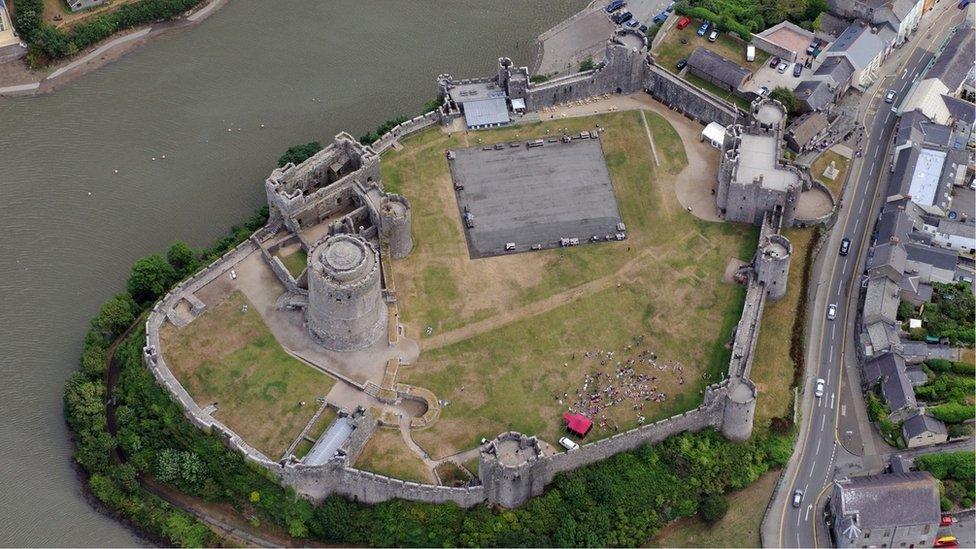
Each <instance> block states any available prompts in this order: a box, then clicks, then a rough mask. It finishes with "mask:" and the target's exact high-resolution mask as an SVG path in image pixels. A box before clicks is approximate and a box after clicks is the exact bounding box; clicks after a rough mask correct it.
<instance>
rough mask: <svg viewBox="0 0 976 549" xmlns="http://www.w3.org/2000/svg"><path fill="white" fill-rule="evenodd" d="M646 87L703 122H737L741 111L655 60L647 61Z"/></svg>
mask: <svg viewBox="0 0 976 549" xmlns="http://www.w3.org/2000/svg"><path fill="white" fill-rule="evenodd" d="M644 89H645V90H646V91H647V93H649V94H651V96H653V97H654V99H657V100H658V101H660V102H661V103H664V104H665V105H667V106H668V107H669V108H671V109H674V110H676V111H678V112H680V113H682V114H684V115H685V116H687V117H688V118H691V119H693V120H697V121H698V122H700V123H701V124H702V125H708V123H710V122H718V123H719V124H722V125H723V126H728V125H730V124H733V123H735V121H736V118H737V113H738V112H739V111H738V109H737V108H736V107H735V106H734V105H732V104H731V103H728V102H726V101H723V100H721V99H718V98H717V97H714V96H712V95H710V94H708V93H706V92H703V91H701V90H699V89H698V88H696V87H694V86H692V85H691V84H689V83H687V82H685V81H684V80H682V79H680V78H678V77H677V76H675V75H673V74H671V73H669V72H668V71H666V70H664V69H662V68H661V67H658V66H657V65H655V64H654V63H653V62H651V63H647V64H645V71H644Z"/></svg>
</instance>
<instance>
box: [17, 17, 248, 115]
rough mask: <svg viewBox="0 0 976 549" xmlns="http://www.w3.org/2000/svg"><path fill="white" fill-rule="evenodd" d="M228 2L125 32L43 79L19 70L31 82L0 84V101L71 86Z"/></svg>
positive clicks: (45, 75)
mask: <svg viewBox="0 0 976 549" xmlns="http://www.w3.org/2000/svg"><path fill="white" fill-rule="evenodd" d="M229 1H230V0H210V2H208V3H206V4H205V5H203V6H202V7H197V8H195V9H193V10H191V11H189V12H186V13H184V14H182V15H180V16H179V17H177V18H174V19H170V20H168V21H163V22H160V23H154V24H152V25H148V26H142V27H134V28H132V29H127V30H126V31H123V32H122V33H120V34H118V35H115V36H113V37H112V38H110V39H109V40H107V41H105V42H102V43H99V44H96V45H94V46H92V47H91V48H89V49H88V50H86V51H85V52H83V53H80V54H78V55H75V56H74V57H72V58H70V59H66V60H65V61H64V62H63V63H61V64H59V65H56V66H54V67H51V68H52V69H53V70H51V71H50V72H46V74H44V75H43V76H42V75H41V74H40V73H37V72H32V71H29V70H27V69H26V68H23V67H22V66H21V67H20V69H21V70H20V71H18V72H22V73H26V74H29V75H30V76H31V78H30V79H28V80H21V81H19V82H2V83H0V84H2V85H0V97H2V98H6V97H31V96H37V95H43V94H47V93H52V92H54V91H57V90H60V89H62V88H64V87H66V86H68V85H70V84H72V83H74V82H75V81H76V80H78V79H79V78H81V77H83V76H85V75H87V74H89V73H91V72H93V71H96V70H98V69H100V68H102V67H104V66H106V65H108V64H109V63H112V62H113V61H117V60H118V59H121V58H122V57H124V56H125V55H127V54H129V53H131V52H133V51H135V50H137V49H138V48H140V47H142V46H143V45H145V44H147V43H149V42H151V41H153V40H155V39H157V38H159V37H162V36H167V35H169V34H171V33H173V32H174V31H178V30H183V29H189V28H192V27H195V26H197V25H198V24H200V23H201V22H203V21H205V20H207V19H208V18H209V17H210V16H211V15H213V14H214V13H216V12H217V11H219V10H220V9H221V8H223V7H224V6H225V5H227V3H228V2H229ZM8 63H11V64H12V63H20V64H22V63H23V61H22V60H21V59H20V58H18V59H14V60H11V61H9V62H8ZM5 65H6V64H5ZM46 70H47V69H45V71H46Z"/></svg>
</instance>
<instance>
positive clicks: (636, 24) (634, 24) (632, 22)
mask: <svg viewBox="0 0 976 549" xmlns="http://www.w3.org/2000/svg"><path fill="white" fill-rule="evenodd" d="M624 24H625V25H627V26H628V27H630V28H632V29H636V28H637V27H639V26H640V21H638V20H636V19H631V20H630V21H627V22H626V23H624Z"/></svg>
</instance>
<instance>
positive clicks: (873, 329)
mask: <svg viewBox="0 0 976 549" xmlns="http://www.w3.org/2000/svg"><path fill="white" fill-rule="evenodd" d="M867 336H868V343H870V344H871V347H872V349H873V350H874V351H873V352H874V353H875V354H877V353H880V352H883V351H887V350H889V349H894V348H896V347H900V345H901V342H900V341H899V339H898V330H896V329H895V327H894V326H892V325H891V324H887V323H885V322H874V323H872V324H869V325H868V328H867Z"/></svg>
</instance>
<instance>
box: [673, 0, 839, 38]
mask: <svg viewBox="0 0 976 549" xmlns="http://www.w3.org/2000/svg"><path fill="white" fill-rule="evenodd" d="M675 11H676V12H678V13H681V14H684V15H690V16H691V17H695V18H697V19H703V20H708V21H711V22H712V23H715V24H717V25H718V27H719V28H720V29H721V30H723V31H727V32H734V33H735V34H738V35H739V37H740V38H742V39H743V40H750V39H751V38H752V34H753V33H756V32H760V31H762V30H764V29H768V28H769V27H772V26H773V25H776V24H777V23H781V22H783V21H791V22H793V23H796V24H797V25H800V26H801V27H803V28H805V29H808V30H814V29H816V28H818V27H819V20H820V14H821V13H823V12H825V11H827V2H826V0H786V1H783V0H683V1H681V2H678V4H677V5H676V6H675Z"/></svg>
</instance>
